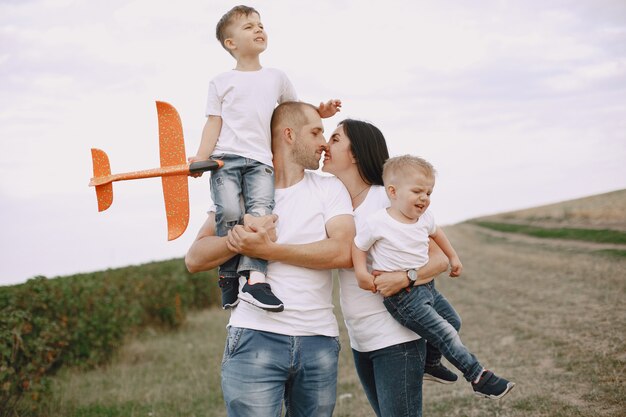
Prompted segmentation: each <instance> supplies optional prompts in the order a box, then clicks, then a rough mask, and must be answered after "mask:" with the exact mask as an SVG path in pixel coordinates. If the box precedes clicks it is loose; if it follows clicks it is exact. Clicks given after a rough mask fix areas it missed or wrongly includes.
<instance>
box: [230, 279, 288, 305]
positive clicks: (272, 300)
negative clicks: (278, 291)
mask: <svg viewBox="0 0 626 417" xmlns="http://www.w3.org/2000/svg"><path fill="white" fill-rule="evenodd" d="M239 298H240V299H241V300H242V301H245V302H247V303H250V304H252V305H254V306H257V307H259V308H262V309H263V310H267V311H273V312H276V313H278V312H280V311H283V310H284V309H285V306H284V305H283V302H282V301H280V300H279V299H278V298H277V297H276V296H275V295H274V293H272V288H271V287H270V284H267V283H265V282H259V283H258V284H253V285H250V284H248V283H247V282H246V283H245V284H244V285H243V289H242V290H241V294H239Z"/></svg>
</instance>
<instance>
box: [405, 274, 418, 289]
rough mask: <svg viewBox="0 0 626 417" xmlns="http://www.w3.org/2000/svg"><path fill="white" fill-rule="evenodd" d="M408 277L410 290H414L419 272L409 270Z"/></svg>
mask: <svg viewBox="0 0 626 417" xmlns="http://www.w3.org/2000/svg"><path fill="white" fill-rule="evenodd" d="M406 276H407V277H408V278H409V288H412V287H413V286H414V285H415V281H417V271H416V270H415V269H409V270H408V271H406Z"/></svg>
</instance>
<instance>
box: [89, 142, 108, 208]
mask: <svg viewBox="0 0 626 417" xmlns="http://www.w3.org/2000/svg"><path fill="white" fill-rule="evenodd" d="M91 159H92V161H93V176H94V178H98V177H105V176H108V175H111V166H110V165H109V157H108V156H107V154H106V153H105V152H104V151H103V150H101V149H96V148H92V149H91ZM96 197H98V211H104V210H106V209H108V208H109V207H111V204H112V203H113V183H110V182H109V183H107V184H102V185H96Z"/></svg>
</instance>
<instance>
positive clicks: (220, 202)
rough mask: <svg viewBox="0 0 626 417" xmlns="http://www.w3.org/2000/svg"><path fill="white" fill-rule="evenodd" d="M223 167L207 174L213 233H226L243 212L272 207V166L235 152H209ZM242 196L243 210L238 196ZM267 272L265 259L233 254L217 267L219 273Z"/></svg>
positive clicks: (265, 211)
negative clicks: (209, 186) (209, 180)
mask: <svg viewBox="0 0 626 417" xmlns="http://www.w3.org/2000/svg"><path fill="white" fill-rule="evenodd" d="M213 158H214V159H221V160H222V161H224V166H223V167H221V168H220V169H218V170H217V171H213V172H212V173H211V198H212V199H213V203H215V206H216V210H215V225H216V227H215V233H216V235H217V236H226V235H227V234H228V231H229V230H231V229H232V228H233V227H234V226H235V225H237V224H239V223H241V220H242V219H243V215H244V214H245V213H248V214H252V215H253V216H265V215H267V214H271V213H272V210H273V209H274V168H272V167H271V166H268V165H265V164H262V163H261V162H259V161H255V160H254V159H249V158H244V157H242V156H239V155H230V154H221V155H213ZM242 195H243V210H244V211H242V206H241V202H242V199H241V197H242ZM247 271H260V272H262V273H263V274H267V261H265V260H263V259H256V258H249V257H247V256H239V255H237V256H234V257H233V258H231V259H229V260H228V261H226V262H224V264H222V265H221V266H220V272H219V273H220V276H224V277H232V278H234V277H238V276H239V275H241V273H242V272H247Z"/></svg>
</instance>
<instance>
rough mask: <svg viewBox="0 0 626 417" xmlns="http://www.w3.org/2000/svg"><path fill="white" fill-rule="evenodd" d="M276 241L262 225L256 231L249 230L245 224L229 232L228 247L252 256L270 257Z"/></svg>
mask: <svg viewBox="0 0 626 417" xmlns="http://www.w3.org/2000/svg"><path fill="white" fill-rule="evenodd" d="M274 245H275V243H274V242H273V241H272V239H271V237H270V235H269V234H268V233H267V230H265V229H264V228H262V227H258V228H257V230H256V231H252V230H249V231H247V230H246V229H245V227H244V226H241V225H237V226H235V227H233V228H232V230H231V231H229V232H228V240H227V246H228V249H229V250H231V251H233V252H236V253H240V254H242V255H246V256H249V257H251V258H260V259H268V256H269V255H270V254H271V252H272V247H273V246H274Z"/></svg>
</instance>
